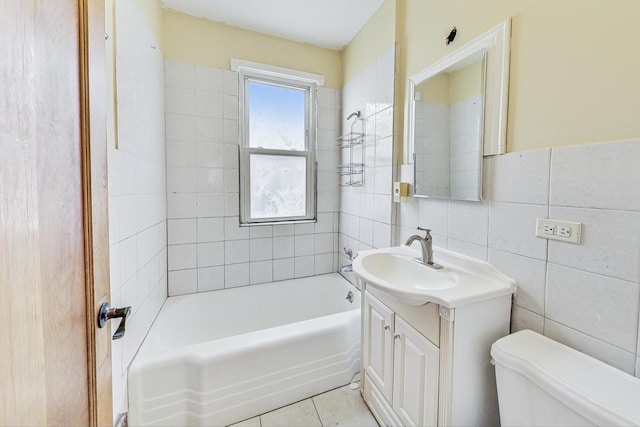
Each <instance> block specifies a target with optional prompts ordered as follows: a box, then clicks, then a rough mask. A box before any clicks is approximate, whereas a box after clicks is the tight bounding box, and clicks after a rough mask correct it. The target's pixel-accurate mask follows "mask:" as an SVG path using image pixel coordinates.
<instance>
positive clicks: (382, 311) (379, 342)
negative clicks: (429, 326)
mask: <svg viewBox="0 0 640 427" xmlns="http://www.w3.org/2000/svg"><path fill="white" fill-rule="evenodd" d="M393 321H394V316H393V312H392V311H391V310H390V309H389V308H387V307H386V306H385V305H384V304H382V303H381V302H380V301H378V300H377V299H376V298H375V297H374V296H372V295H371V294H370V293H369V292H366V291H365V295H364V319H363V323H364V340H363V343H362V345H363V352H362V354H363V356H362V365H363V366H364V370H365V372H366V373H367V374H369V378H371V382H373V383H374V384H375V385H376V386H377V387H378V389H379V390H380V391H381V392H382V394H383V395H384V397H385V398H386V399H387V400H388V401H389V402H391V397H392V381H393V377H392V376H393V330H394V325H393Z"/></svg>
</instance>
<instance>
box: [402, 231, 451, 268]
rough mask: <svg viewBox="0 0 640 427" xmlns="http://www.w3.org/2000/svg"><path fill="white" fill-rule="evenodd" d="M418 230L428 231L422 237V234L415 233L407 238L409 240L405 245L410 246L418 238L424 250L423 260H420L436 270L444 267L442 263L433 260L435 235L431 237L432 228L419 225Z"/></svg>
mask: <svg viewBox="0 0 640 427" xmlns="http://www.w3.org/2000/svg"><path fill="white" fill-rule="evenodd" d="M418 230H420V231H424V232H425V233H426V234H425V236H424V237H422V236H418V235H417V234H414V235H413V236H411V237H409V238H408V239H407V242H406V243H405V245H407V246H410V245H411V244H412V243H413V242H415V241H416V240H417V241H418V243H420V248H421V250H422V260H419V261H421V262H422V263H423V264H424V265H426V266H427V267H431V268H434V269H436V270H439V269H441V268H442V266H441V265H438V264H436V263H434V262H433V247H432V243H433V237H431V230H429V229H427V228H422V227H418Z"/></svg>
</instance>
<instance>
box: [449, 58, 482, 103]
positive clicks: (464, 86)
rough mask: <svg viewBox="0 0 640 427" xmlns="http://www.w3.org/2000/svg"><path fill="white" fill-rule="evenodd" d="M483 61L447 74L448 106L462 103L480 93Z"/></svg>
mask: <svg viewBox="0 0 640 427" xmlns="http://www.w3.org/2000/svg"><path fill="white" fill-rule="evenodd" d="M482 64H483V61H479V62H476V63H475V64H471V65H469V66H468V67H465V68H463V69H462V70H458V71H454V72H453V73H450V74H449V104H453V103H456V102H458V101H462V100H463V99H467V98H469V97H471V96H473V95H476V94H478V93H480V92H481V91H482Z"/></svg>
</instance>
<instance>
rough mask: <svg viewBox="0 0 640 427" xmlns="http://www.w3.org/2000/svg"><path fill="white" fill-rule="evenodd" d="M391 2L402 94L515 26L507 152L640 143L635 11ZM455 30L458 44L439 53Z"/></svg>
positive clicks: (618, 4) (609, 4)
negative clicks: (449, 57)
mask: <svg viewBox="0 0 640 427" xmlns="http://www.w3.org/2000/svg"><path fill="white" fill-rule="evenodd" d="M396 1H397V2H399V3H400V2H401V3H402V4H401V5H400V6H401V7H398V8H397V13H398V15H399V16H398V19H397V24H396V25H397V26H398V28H397V31H396V33H397V41H398V42H399V43H400V46H401V47H400V48H401V52H402V56H401V61H405V63H404V67H405V70H406V71H405V70H402V67H400V70H401V71H400V75H399V78H400V79H401V81H402V82H403V83H402V84H401V86H400V87H401V88H405V86H406V81H407V78H408V76H411V75H413V74H415V73H416V72H418V71H420V70H421V69H423V68H425V67H427V66H428V65H430V64H432V63H433V62H435V61H436V60H438V59H439V58H441V57H443V56H444V55H446V54H447V53H449V52H451V51H453V50H454V49H456V48H457V47H459V46H462V45H463V44H464V43H466V42H468V41H470V40H472V39H473V38H474V37H476V36H478V35H480V34H482V33H483V32H485V31H486V30H488V29H489V28H491V27H493V26H495V25H497V24H498V23H499V22H501V21H502V20H504V19H505V18H507V17H509V16H511V17H512V18H513V20H512V40H511V80H510V84H509V112H508V114H509V119H508V125H507V128H508V129H507V132H508V133H507V150H508V151H522V150H531V149H537V148H543V147H559V146H565V145H574V144H585V143H591V142H600V141H608V140H617V139H627V138H634V137H638V136H640V119H639V117H640V114H639V112H640V107H639V106H638V105H639V104H638V102H639V100H640V78H638V75H640V55H638V53H637V52H638V47H637V44H638V41H639V40H640V26H639V25H637V22H638V20H639V19H640V1H637V0H614V1H604V0H562V1H550V0H545V1H540V0H485V1H477V0H429V1H425V0H396ZM454 26H456V27H457V28H458V37H457V38H456V41H455V43H454V44H453V45H450V46H445V43H444V40H445V37H446V36H447V34H449V31H450V30H451V28H453V27H454ZM399 96H400V97H401V98H402V99H403V98H404V96H403V94H399ZM397 111H398V112H400V111H402V109H400V108H398V109H397Z"/></svg>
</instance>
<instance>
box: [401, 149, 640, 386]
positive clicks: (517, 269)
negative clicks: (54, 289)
mask: <svg viewBox="0 0 640 427" xmlns="http://www.w3.org/2000/svg"><path fill="white" fill-rule="evenodd" d="M639 164H640V140H635V141H622V142H611V143H601V144H591V145H582V146H575V147H566V148H557V149H556V148H554V149H546V150H538V151H527V152H515V153H509V154H506V155H503V156H495V157H488V158H485V164H484V165H485V180H484V181H485V189H484V195H485V200H486V201H485V202H476V203H472V202H457V201H451V202H449V201H443V200H430V199H421V200H415V199H414V200H412V201H411V202H409V203H404V204H402V206H401V207H400V216H399V224H400V225H399V227H398V229H397V232H398V233H399V235H398V240H399V242H404V240H405V239H406V238H407V237H408V236H409V235H411V234H414V232H415V230H414V229H415V227H416V226H417V225H422V226H424V227H429V228H432V229H433V235H434V244H435V245H438V246H441V247H445V248H449V249H452V250H454V251H458V252H461V253H464V254H467V255H470V256H473V257H475V258H479V259H481V260H486V261H489V262H490V263H491V264H493V265H494V266H495V267H496V268H498V269H499V270H501V271H503V272H504V273H505V274H507V275H509V276H511V277H512V278H514V279H515V280H516V282H517V283H518V292H517V295H516V297H515V305H514V308H513V318H512V327H513V329H514V330H519V329H524V328H528V329H533V330H535V331H538V332H541V333H544V334H545V335H547V336H549V337H551V338H553V339H555V340H557V341H560V342H562V343H565V344H567V345H569V346H571V347H574V348H576V349H578V350H580V351H583V352H584V353H587V354H589V355H591V356H594V357H596V358H598V359H601V360H603V361H604V362H606V363H609V364H611V365H613V366H616V367H618V368H619V369H621V370H623V371H625V372H629V373H632V374H633V373H634V372H635V374H636V376H640V343H639V342H638V328H639V326H638V323H639V301H640V290H639V287H640V197H638V195H640V179H638V165H639ZM538 217H540V218H553V219H560V220H569V221H578V222H581V223H582V224H583V241H582V244H581V245H573V244H569V243H565V242H558V241H551V240H549V241H548V240H546V239H541V238H537V237H535V225H536V218H538ZM436 252H437V250H436Z"/></svg>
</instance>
